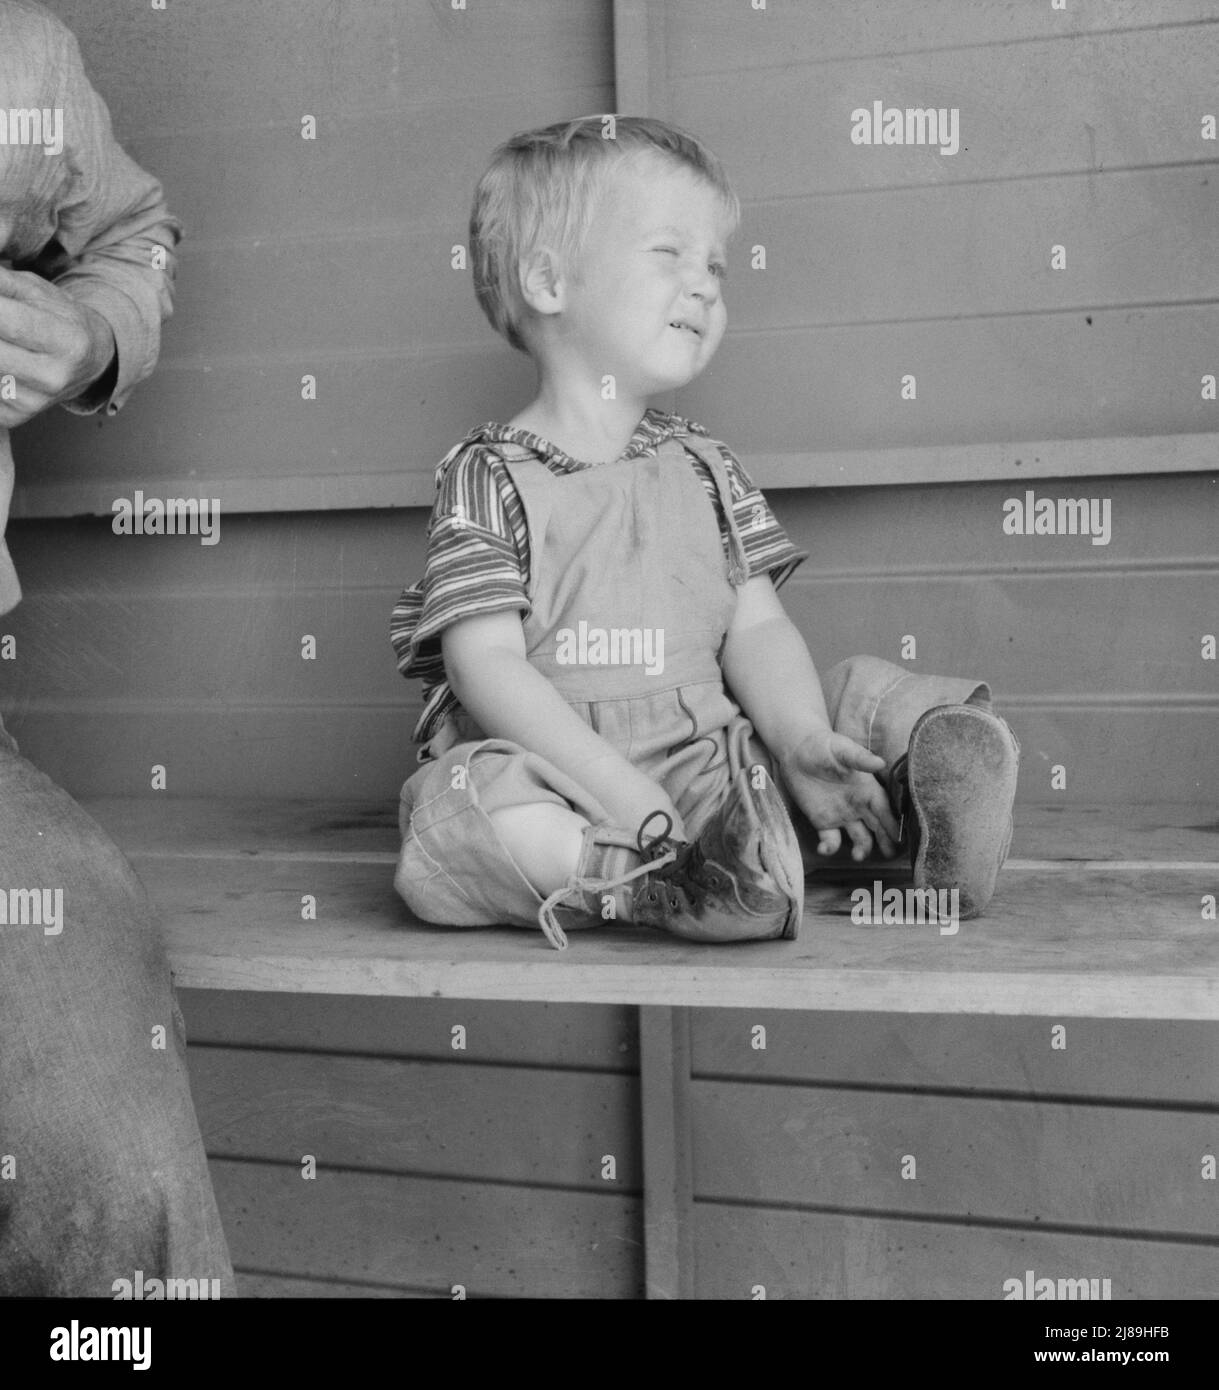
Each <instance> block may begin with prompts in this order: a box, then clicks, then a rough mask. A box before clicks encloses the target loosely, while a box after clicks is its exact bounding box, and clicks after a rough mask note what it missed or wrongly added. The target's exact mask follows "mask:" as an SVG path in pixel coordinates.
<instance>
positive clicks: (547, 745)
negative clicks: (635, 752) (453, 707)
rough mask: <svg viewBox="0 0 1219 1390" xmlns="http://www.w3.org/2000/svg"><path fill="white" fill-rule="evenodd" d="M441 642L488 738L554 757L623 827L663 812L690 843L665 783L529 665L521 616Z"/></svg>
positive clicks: (459, 629) (451, 675)
mask: <svg viewBox="0 0 1219 1390" xmlns="http://www.w3.org/2000/svg"><path fill="white" fill-rule="evenodd" d="M440 642H441V650H442V651H443V653H444V666H445V673H446V674H447V676H448V679H449V684H450V685H451V686H452V688H453V693H454V694H455V695H456V696H457V698H458V700H460V701H461V704H462V707H463V708H464V709H466V710H467V711H468V712H469V713H470V715H471V716H472V717H473V718H474V720H475V721H476V722H477V723H478V725H479V727H480V728H481V729H483V730H484V732H485V733H486V734H487V735H488V736H489V737H491V738H503V739H508V740H510V741H511V742H513V743H519V744H520V745H521V747H522V748H527V749H528V750H529V751H530V752H531V753H538V754H540V755H541V756H542V757H544V758H546V759H548V760H549V761H550V762H552V763H553V764H554V765H555V767H557V768H558V769H559V771H560V772H564V773H566V774H567V776H568V777H570V778H571V779H572V781H573V782H577V783H578V784H579V785H580V786H581V787H583V788H584V789H585V791H588V792H590V793H591V794H592V795H593V796H594V797H595V798H596V799H597V800H598V801H599V802H600V803H601V805H602V806H603V807H604V808H605V809H606V811H607V812H608V813H609V814H610V816H611V818H612V819H613V821H614V823H615V824H617V825H618V826H619V827H620V828H621V829H624V830H635V829H637V828H638V827H639V825H640V824H641V822H642V821H643V820H644V819H645V818H646V817H647V816H649V815H650V814H651V813H652V812H653V811H664V812H666V814H668V815H669V816H671V817H672V819H673V832H674V834H676V835H678V836H681V837H684V835H685V827H684V826H683V824H682V821H681V817H680V816H679V815H678V813H677V808H676V807H675V806H674V805H673V803H672V802H671V801H670V800H669V798H668V796H666V795H665V792H664V790H663V789H662V788H661V786H660V784H659V783H658V782H654V781H653V780H652V779H651V778H650V777H648V776H646V775H645V774H644V773H642V772H640V771H639V770H638V769H637V768H635V767H633V766H632V765H631V764H630V763H629V762H628V761H627V760H626V759H625V758H624V757H623V756H622V755H621V754H620V753H619V752H618V750H617V749H616V748H614V747H613V745H612V744H610V743H608V742H606V740H605V739H603V738H602V737H601V736H600V734H597V733H594V731H593V730H592V729H590V728H589V726H588V725H587V724H585V722H584V721H583V720H582V719H581V718H580V716H579V715H578V714H577V713H576V712H575V710H573V709H572V708H571V707H570V706H569V705H568V704H567V702H566V701H565V700H564V699H563V697H562V696H561V695H560V694H559V692H558V691H557V690H556V689H555V688H554V686H553V685H551V684H550V682H549V681H548V680H547V679H546V677H545V676H543V675H542V674H541V672H540V671H537V670H535V669H534V668H533V667H532V666H531V665H530V664H529V661H528V659H527V658H526V655H525V634H524V631H523V630H522V627H521V619H520V615H519V614H518V613H488V614H480V615H478V616H475V617H470V618H463V619H461V620H460V621H459V622H456V623H454V624H453V625H452V626H451V627H447V628H445V630H444V631H443V632H442V633H441V637H440ZM651 828H652V829H654V830H655V829H659V828H660V826H659V824H658V825H656V826H653V827H651Z"/></svg>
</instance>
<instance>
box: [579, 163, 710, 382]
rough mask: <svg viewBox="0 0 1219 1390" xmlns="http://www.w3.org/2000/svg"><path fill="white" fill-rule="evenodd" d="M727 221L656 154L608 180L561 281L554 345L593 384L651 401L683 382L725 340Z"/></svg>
mask: <svg viewBox="0 0 1219 1390" xmlns="http://www.w3.org/2000/svg"><path fill="white" fill-rule="evenodd" d="M726 232H727V227H726V222H725V217H724V212H723V209H722V207H721V203H720V199H719V196H718V194H717V193H716V192H715V190H714V189H713V188H712V187H711V186H710V185H709V184H707V183H705V182H704V181H703V180H702V179H701V178H699V177H698V175H697V174H695V173H694V172H693V171H692V170H689V169H686V168H685V167H683V166H682V165H679V164H676V163H674V162H672V161H670V160H668V159H666V158H664V157H663V156H659V155H657V156H652V155H648V156H644V157H638V158H633V159H629V160H624V161H623V162H622V164H621V165H620V166H619V167H618V168H617V169H615V171H614V172H613V174H612V175H611V176H610V178H609V180H608V181H607V184H606V187H605V190H604V192H603V194H602V196H601V199H600V202H599V204H598V206H597V210H596V212H595V214H594V216H593V220H592V224H591V226H590V227H589V230H588V235H587V236H586V238H585V241H584V245H583V247H582V248H581V250H580V253H579V256H578V257H577V260H576V264H575V266H574V267H573V270H574V273H573V274H572V275H571V276H570V277H569V280H568V293H567V299H566V302H565V306H564V310H563V321H562V336H561V341H562V344H563V347H564V349H565V350H566V351H569V352H571V353H572V354H574V355H575V356H577V357H578V358H579V360H580V362H581V363H582V364H583V365H584V366H586V367H587V368H588V369H589V371H590V372H591V374H592V377H593V378H594V380H597V381H599V380H600V378H602V377H604V376H606V375H612V376H613V377H614V378H615V383H616V387H617V394H618V396H619V397H622V396H623V395H624V394H625V393H628V392H629V393H632V394H634V395H637V396H642V397H646V396H650V395H654V394H656V393H657V392H660V391H671V390H675V389H676V388H678V387H680V386H684V385H686V383H687V382H689V381H692V380H693V379H694V378H695V377H696V376H697V375H698V374H699V372H701V371H702V370H703V368H704V367H705V366H706V365H707V363H708V362H710V361H711V358H712V357H713V356H714V354H715V350H716V348H718V347H719V345H720V339H721V338H722V337H723V336H724V326H725V324H726V323H727V318H728V315H727V310H726V309H725V307H724V298H723V275H724V257H725V254H726V247H725V240H726Z"/></svg>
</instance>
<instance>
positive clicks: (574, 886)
mask: <svg viewBox="0 0 1219 1390" xmlns="http://www.w3.org/2000/svg"><path fill="white" fill-rule="evenodd" d="M657 816H660V817H662V818H663V820H664V822H665V828H664V830H662V831H661V833H660V834H659V835H652V836H649V837H648V839H647V843H646V844H645V842H644V832H645V831H646V830H647V828H648V826H649V825H651V823H652V822H653V821H654V820H655V819H656V817H657ZM672 829H673V817H672V816H670V815H669V813H668V812H667V811H653V812H652V814H651V815H650V816H645V817H644V819H643V821H642V822H641V823H640V826H639V829H638V830H637V831H636V832H635V846H636V848H637V849H638V851H639V853H640V854H641V855H642V856H643V863H642V864H640V865H639V867H638V868H637V869H631V870H629V871H628V872H627V873H625V874H622V875H621V876H620V877H618V878H576V877H575V876H574V875H573V876H572V877H571V878H570V879H568V881H567V882H566V883H565V884H564V885H563V887H562V888H556V889H555V891H554V892H553V893H551V895H550V896H549V897H548V898H547V899H546V901H545V902H544V903H543V904H542V905H541V907H539V908H538V924H539V926H540V927H541V928H542V933H543V935H544V936H545V937H546V940H547V941H549V942H550V944H551V945H552V946H553V947H554V948H555V950H556V951H565V950H567V933H566V932H565V931H564V930H563V928H562V927H561V926H560V925H559V919H558V916H557V914H556V911H555V909H556V908H558V907H561V906H563V905H564V901H563V900H564V899H565V898H570V897H571V896H572V895H573V894H579V893H582V892H584V891H586V890H593V889H595V890H598V891H600V892H603V893H604V892H608V891H609V890H610V889H613V888H622V887H625V886H626V884H628V883H633V882H634V880H635V879H637V878H642V877H643V875H644V874H652V873H655V872H656V871H657V870H658V869H663V868H664V867H665V866H666V865H667V864H672V863H673V862H674V861H675V860H676V859H677V852H678V848H679V846H680V843H681V842H680V841H678V840H674V839H672V838H671V837H670V832H671V831H672Z"/></svg>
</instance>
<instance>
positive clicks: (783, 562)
mask: <svg viewBox="0 0 1219 1390" xmlns="http://www.w3.org/2000/svg"><path fill="white" fill-rule="evenodd" d="M706 433H707V431H706V430H704V429H703V428H702V426H701V425H697V424H695V423H694V422H693V421H692V420H685V419H683V418H682V417H681V416H678V415H668V414H665V413H664V412H662V411H658V410H649V411H647V412H646V413H645V415H644V417H643V419H642V420H641V421H640V422H639V425H638V427H637V429H636V430H635V433H634V434H633V435H632V437H631V441H630V443H629V444H628V445H627V448H626V451H625V452H624V454H623V455H622V457H623V459H632V458H641V457H644V456H646V455H649V454H655V453H656V451H657V450H658V449H659V448H660V446H661V445H662V444H663V443H665V441H666V440H669V439H681V438H682V437H683V436H685V435H689V434H700V435H706ZM714 442H715V444H716V447H717V448H718V449H719V451H720V453H721V455H722V456H723V459H724V465H725V470H726V472H727V475H728V481H729V489H730V495H731V499H732V510H733V513H734V516H735V519H736V523H737V529H738V532H739V534H740V536H741V540H742V541H743V543H744V546H745V555H746V559H747V562H748V566H749V574H750V576H751V577H752V576H754V575H761V574H769V575H770V576H771V579H772V580H773V582H774V584H775V586H776V587H778V586H779V585H781V584H783V583H784V582H785V581H786V580H787V579H788V578H789V576H790V575H791V573H792V571H793V570H794V569H795V568H796V566H797V565H799V564H800V563H801V561H803V560H804V559H806V558H807V554H806V552H804V551H800V550H797V549H796V547H795V546H794V545H793V544H792V542H791V540H790V539H789V538H788V536H787V533H786V532H785V531H784V530H783V528H782V527H781V526H780V525H779V523H778V522H777V521H776V520H775V517H774V514H773V513H772V512H771V510H770V507H769V505H768V503H767V502H766V499H765V498H764V497H763V495H762V493H761V492H759V490H758V489H757V488H756V487H755V486H754V484H753V481H752V480H751V479H750V477H749V476H748V474H747V473H746V472H745V470H744V468H743V467H742V466H741V464H740V461H739V460H738V459H737V458H736V457H735V456H734V455H733V454H732V452H731V451H730V450H729V449H728V448H727V447H726V446H725V445H723V444H720V443H719V442H718V441H714ZM688 457H689V460H690V464H691V466H692V467H693V468H694V470H695V472H696V474H697V475H698V477H699V478H700V480H701V481H702V484H703V486H704V488H705V489H706V492H707V496H708V498H709V499H710V501H711V504H712V506H713V507H714V508H715V512H716V517H717V520H718V521H719V526H720V537H721V540H722V541H723V544H724V547H725V552H727V547H728V539H729V530H728V523H727V520H726V518H725V517H724V515H723V509H722V505H721V503H720V499H719V494H718V492H717V491H716V487H715V480H714V479H713V478H712V476H711V471H710V469H709V468H708V467H707V465H706V464H705V463H704V462H703V460H702V459H701V458H699V457H698V455H697V454H695V453H694V452H693V451H692V450H690V451H688ZM505 459H507V460H508V461H514V460H519V459H535V460H537V461H538V462H540V463H542V464H544V465H545V467H547V468H548V469H549V470H550V471H551V472H552V473H553V474H555V475H556V476H560V477H561V476H563V475H564V474H569V473H574V472H578V471H580V470H581V469H584V468H595V467H597V465H596V464H587V463H581V462H579V461H578V460H576V459H573V458H571V457H570V456H569V455H568V454H565V453H564V452H563V451H562V450H561V449H559V448H558V447H557V446H556V445H554V444H551V443H550V442H549V440H546V439H543V438H541V436H540V435H536V434H532V433H530V432H529V431H528V430H522V429H517V428H515V427H514V426H510V425H498V424H494V423H488V424H483V425H479V426H478V427H477V428H476V429H473V430H471V431H470V433H469V434H467V435H466V436H465V438H464V439H462V440H460V441H459V442H458V443H457V444H456V445H454V447H453V448H452V449H450V451H449V452H448V453H447V454H446V455H445V457H444V458H443V459H442V460H441V461H440V464H439V465H438V466H437V469H436V502H435V504H434V506H433V508H432V516H431V521H430V522H429V525H428V547H427V563H426V566H425V570H424V575H423V578H422V579H421V580H420V581H419V582H418V583H417V584H413V585H412V586H411V587H410V588H409V589H406V590H404V591H403V593H402V596H401V598H399V600H398V602H397V604H396V605H395V607H394V611H393V617H392V620H391V623H390V641H391V643H392V644H393V648H394V652H395V654H396V656H397V659H398V670H399V671H400V672H401V673H402V675H404V676H406V677H408V678H410V679H419V680H422V682H423V696H424V708H423V714H422V715H421V717H420V719H419V722H418V724H417V725H416V727H415V732H414V737H415V740H416V742H419V743H426V742H427V741H428V739H430V738H432V737H433V735H434V734H435V733H436V731H437V729H438V728H439V727H440V724H441V721H442V720H443V719H444V717H445V715H446V714H448V713H450V712H451V711H454V710H456V709H458V708H459V706H458V701H457V697H456V696H455V695H454V694H453V691H452V689H451V688H450V686H449V683H448V681H447V680H446V678H445V671H444V659H443V657H442V655H441V648H440V634H441V633H442V632H443V631H444V629H445V628H446V627H449V626H451V625H452V624H453V623H455V622H457V621H458V620H459V619H461V618H468V617H472V616H474V615H475V614H481V613H501V612H511V611H519V612H521V614H522V616H524V615H525V614H527V613H528V610H529V599H528V597H527V594H528V588H529V577H530V568H529V567H530V564H531V556H530V553H529V552H530V547H529V528H528V525H527V524H526V521H525V509H524V507H523V505H522V503H521V499H520V497H519V495H518V494H517V491H516V488H515V487H514V486H513V484H512V479H511V478H510V477H509V474H508V470H507V468H505V466H504V461H505Z"/></svg>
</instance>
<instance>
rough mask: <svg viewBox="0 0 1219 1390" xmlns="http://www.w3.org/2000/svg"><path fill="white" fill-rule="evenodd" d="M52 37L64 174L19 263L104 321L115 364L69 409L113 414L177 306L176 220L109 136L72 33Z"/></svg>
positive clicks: (102, 106) (155, 185)
mask: <svg viewBox="0 0 1219 1390" xmlns="http://www.w3.org/2000/svg"><path fill="white" fill-rule="evenodd" d="M54 37H55V48H54V59H53V61H54V65H55V72H54V78H55V84H56V91H57V93H58V94H59V96H58V99H57V105H61V106H62V108H63V126H64V130H63V133H64V149H63V153H62V156H61V158H62V167H63V169H64V176H63V178H62V181H61V184H60V187H59V189H58V191H57V193H56V196H55V218H56V228H55V233H54V236H53V237H52V239H51V240H50V241H49V242H48V244H47V245H46V246H45V247H44V248H43V249H42V251H41V252H40V253H39V255H38V256H37V257H36V258H35V259H34V260H33V261H32V262H30V263H27V264H23V265H22V266H21V267H20V268H21V269H23V270H32V271H34V272H35V273H37V274H40V275H42V276H43V278H44V279H47V280H51V281H52V282H53V283H54V284H56V285H57V286H58V287H59V288H60V289H62V290H64V291H65V292H66V293H67V294H69V295H71V296H72V298H73V299H75V300H77V301H78V302H79V303H82V304H87V305H89V306H90V307H91V308H93V309H95V310H96V311H97V312H98V313H99V314H100V315H101V316H102V318H104V319H105V320H106V322H107V323H108V324H109V325H110V327H111V329H112V330H113V332H114V341H115V346H116V349H117V363H116V364H115V369H114V370H112V371H111V372H109V373H107V374H106V375H105V376H103V377H102V378H101V380H100V381H99V382H96V383H94V385H93V386H92V387H90V388H89V389H88V390H87V391H85V392H84V393H83V394H82V395H81V396H79V397H77V399H76V400H74V401H67V402H65V403H64V404H65V408H66V409H68V410H70V411H72V412H73V413H74V414H80V415H84V414H91V413H92V412H94V411H96V410H99V409H101V408H103V407H104V408H105V410H106V413H107V414H110V415H113V414H114V413H115V412H116V411H118V410H119V408H120V407H121V406H122V405H123V403H124V402H125V401H126V400H127V397H128V396H130V394H131V392H132V391H133V390H134V389H135V387H136V386H137V385H139V383H140V382H141V381H143V380H144V379H145V378H146V377H147V376H149V375H150V374H151V372H152V370H153V368H154V367H155V366H156V362H157V358H158V356H159V355H160V350H161V323H162V321H163V320H164V319H167V318H169V317H170V315H171V314H172V313H173V287H174V280H175V276H176V274H177V258H176V255H175V248H176V247H177V246H178V244H179V242H180V241H181V238H182V224H181V222H179V220H178V219H177V218H176V217H173V216H171V214H170V212H169V209H168V207H167V206H166V202H165V195H164V192H163V191H162V188H161V185H160V183H159V182H158V181H157V180H156V179H155V178H153V176H152V175H151V174H149V173H147V172H146V171H145V170H143V169H141V168H140V166H139V165H138V164H136V163H135V161H134V160H132V159H131V158H130V157H129V156H128V155H127V154H126V153H125V152H124V150H123V149H122V147H121V146H120V145H119V144H118V142H117V141H116V140H115V138H114V133H113V130H112V128H111V123H110V113H109V111H108V109H107V107H106V103H105V102H104V101H103V100H102V98H101V97H100V96H99V95H98V94H97V92H96V91H94V89H93V86H92V84H91V83H90V81H89V79H88V77H87V76H86V74H85V69H84V63H83V61H82V58H81V53H80V47H79V45H78V43H77V41H76V36H75V35H74V34H73V33H72V31H71V30H70V29H68V28H67V26H66V25H63V24H60V23H58V22H56V23H55V24H54Z"/></svg>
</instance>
